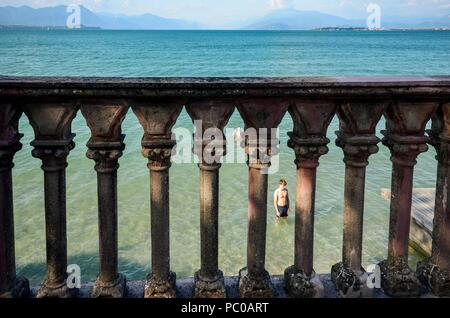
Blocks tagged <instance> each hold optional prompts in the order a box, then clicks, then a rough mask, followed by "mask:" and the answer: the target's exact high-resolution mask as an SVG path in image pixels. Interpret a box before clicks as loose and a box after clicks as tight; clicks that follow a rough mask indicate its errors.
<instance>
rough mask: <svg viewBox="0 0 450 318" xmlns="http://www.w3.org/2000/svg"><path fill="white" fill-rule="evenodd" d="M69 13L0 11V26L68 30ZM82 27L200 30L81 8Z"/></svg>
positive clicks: (191, 24)
mask: <svg viewBox="0 0 450 318" xmlns="http://www.w3.org/2000/svg"><path fill="white" fill-rule="evenodd" d="M69 15H70V13H68V12H67V7H66V6H56V7H47V8H39V9H34V8H31V7H28V6H21V7H11V6H8V7H0V25H4V26H13V25H15V26H27V27H32V26H36V27H65V26H66V21H67V18H68V16H69ZM80 16H81V25H82V26H83V27H96V28H102V29H125V30H128V29H142V30H145V29H157V30H158V29H175V30H176V29H199V28H202V27H203V26H202V25H200V24H199V23H196V22H191V21H184V20H177V19H168V18H163V17H160V16H157V15H153V14H150V13H147V14H143V15H135V16H126V15H114V14H109V13H94V12H92V11H90V10H89V9H87V8H85V7H83V6H80Z"/></svg>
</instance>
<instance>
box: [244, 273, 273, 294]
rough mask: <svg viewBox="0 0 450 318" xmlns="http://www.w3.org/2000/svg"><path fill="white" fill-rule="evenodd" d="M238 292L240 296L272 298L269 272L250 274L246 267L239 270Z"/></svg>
mask: <svg viewBox="0 0 450 318" xmlns="http://www.w3.org/2000/svg"><path fill="white" fill-rule="evenodd" d="M239 294H240V297H241V298H273V297H274V296H275V292H274V288H273V285H272V282H271V280H270V276H269V273H268V272H267V271H265V272H264V273H263V275H262V276H260V277H255V276H251V275H250V274H249V272H248V270H247V268H243V269H241V270H240V271H239Z"/></svg>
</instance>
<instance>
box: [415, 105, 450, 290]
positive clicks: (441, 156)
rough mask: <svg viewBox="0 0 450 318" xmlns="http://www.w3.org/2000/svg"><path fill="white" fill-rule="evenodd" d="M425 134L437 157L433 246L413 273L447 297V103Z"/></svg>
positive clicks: (449, 130)
mask: <svg viewBox="0 0 450 318" xmlns="http://www.w3.org/2000/svg"><path fill="white" fill-rule="evenodd" d="M429 135H430V137H431V143H432V145H433V146H434V147H435V148H436V151H437V156H436V159H437V160H438V169H437V182H436V204H435V210H434V228H433V249H432V254H431V257H430V258H428V259H425V260H424V261H422V262H420V263H419V264H418V267H417V275H418V277H419V278H420V280H421V281H422V282H423V283H424V284H425V285H427V287H428V288H429V289H430V290H431V292H432V293H433V294H434V295H436V296H439V297H450V204H449V201H448V198H449V197H450V188H449V187H448V184H449V181H450V180H449V178H450V103H444V104H443V105H442V106H441V107H440V108H439V111H438V112H437V113H436V116H434V118H433V127H432V129H431V130H430V131H429Z"/></svg>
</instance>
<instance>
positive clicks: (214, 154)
mask: <svg viewBox="0 0 450 318" xmlns="http://www.w3.org/2000/svg"><path fill="white" fill-rule="evenodd" d="M233 110H234V106H233V105H232V104H230V102H228V101H220V100H212V101H195V102H192V103H189V105H188V106H187V111H188V113H189V115H190V116H191V118H192V120H193V121H194V123H196V121H198V122H199V124H200V125H199V126H197V128H199V130H197V131H196V135H195V136H194V137H195V144H194V153H195V154H196V155H197V156H198V157H199V162H200V163H199V168H200V241H201V268H200V270H199V271H198V272H196V273H195V288H194V297H196V298H225V297H226V291H225V284H224V278H223V273H222V271H221V270H220V269H219V265H218V262H219V259H218V258H219V169H220V167H221V164H220V159H221V158H222V156H223V155H224V154H225V151H226V150H225V149H226V140H225V136H224V135H223V129H224V127H225V125H226V124H227V122H228V120H229V118H230V117H231V115H232V114H233ZM204 134H205V136H206V137H205V136H204Z"/></svg>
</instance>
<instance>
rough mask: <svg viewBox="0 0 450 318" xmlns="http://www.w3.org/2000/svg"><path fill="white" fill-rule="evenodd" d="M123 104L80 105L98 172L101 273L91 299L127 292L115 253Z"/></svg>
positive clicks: (119, 296)
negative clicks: (89, 135) (88, 131)
mask: <svg viewBox="0 0 450 318" xmlns="http://www.w3.org/2000/svg"><path fill="white" fill-rule="evenodd" d="M123 104H124V103H123V102H117V103H116V104H113V103H110V102H106V101H105V102H101V101H94V102H87V103H85V104H83V106H81V112H82V114H83V116H84V117H85V119H86V122H87V124H88V126H89V128H90V130H91V134H92V137H91V139H90V140H89V142H88V144H87V147H88V148H89V150H88V151H87V157H88V158H89V159H93V160H94V161H95V171H96V172H97V193H98V220H99V221H98V226H99V247H100V274H99V276H98V278H97V280H96V282H95V285H94V287H93V289H92V293H91V296H92V297H93V298H99V297H111V298H122V297H124V295H125V293H126V278H125V276H124V275H122V274H120V273H119V271H118V252H117V249H118V242H117V169H118V168H119V164H118V160H119V158H120V157H121V156H122V151H123V150H124V148H125V144H124V143H123V139H124V137H125V136H124V135H122V134H121V123H122V121H123V119H124V118H125V114H126V112H127V110H128V107H126V106H124V105H123Z"/></svg>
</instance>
